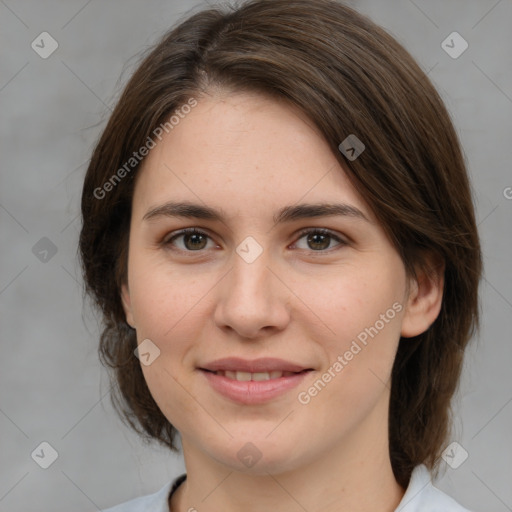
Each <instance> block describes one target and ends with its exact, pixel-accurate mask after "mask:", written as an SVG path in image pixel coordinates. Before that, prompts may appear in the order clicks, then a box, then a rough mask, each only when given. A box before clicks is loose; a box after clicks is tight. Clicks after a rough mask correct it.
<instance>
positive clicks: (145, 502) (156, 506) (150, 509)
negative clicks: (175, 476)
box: [104, 482, 173, 512]
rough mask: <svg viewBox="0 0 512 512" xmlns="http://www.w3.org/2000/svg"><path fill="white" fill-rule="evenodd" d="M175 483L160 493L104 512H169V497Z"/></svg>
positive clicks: (136, 499) (169, 484) (166, 486)
mask: <svg viewBox="0 0 512 512" xmlns="http://www.w3.org/2000/svg"><path fill="white" fill-rule="evenodd" d="M172 485H173V483H172V482H170V483H168V484H167V485H165V486H164V487H162V489H160V490H159V491H158V492H156V493H154V494H149V495H147V496H141V497H140V498H135V499H134V500H131V501H127V502H125V503H121V504H120V505H116V506H115V507H112V508H108V509H106V510H104V512H169V507H168V504H167V503H168V501H167V499H168V497H169V493H170V491H171V488H172Z"/></svg>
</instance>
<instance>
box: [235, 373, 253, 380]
mask: <svg viewBox="0 0 512 512" xmlns="http://www.w3.org/2000/svg"><path fill="white" fill-rule="evenodd" d="M236 380H242V381H248V380H251V373H250V372H236Z"/></svg>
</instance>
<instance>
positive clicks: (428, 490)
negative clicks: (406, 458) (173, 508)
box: [104, 465, 469, 512]
mask: <svg viewBox="0 0 512 512" xmlns="http://www.w3.org/2000/svg"><path fill="white" fill-rule="evenodd" d="M173 484H174V482H170V483H168V484H167V485H166V486H165V487H163V488H162V489H160V490H159V491H158V492H157V493H155V494H150V495H149V496H142V497H141V498H136V499H134V500H131V501H128V502H126V503H122V504H121V505H117V506H115V507H113V508H109V509H107V510H105V511H104V512H169V505H168V498H169V493H170V492H171V489H172V488H173ZM395 512H469V510H468V509H466V508H464V507H462V506H461V505H459V504H458V503H457V502H456V501H455V500H453V499H452V498H450V497H449V496H448V495H446V494H445V493H444V492H442V491H440V490H439V489H437V488H436V487H434V486H433V485H432V481H431V478H430V473H429V471H428V469H427V468H426V466H424V465H420V466H416V468H414V471H413V472H412V475H411V480H410V482H409V487H407V490H406V492H405V494H404V496H403V498H402V501H400V504H399V505H398V507H397V508H396V509H395Z"/></svg>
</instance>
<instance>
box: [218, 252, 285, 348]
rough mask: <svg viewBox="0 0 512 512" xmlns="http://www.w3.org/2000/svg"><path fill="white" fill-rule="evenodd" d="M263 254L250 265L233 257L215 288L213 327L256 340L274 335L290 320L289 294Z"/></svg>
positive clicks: (239, 258) (238, 257) (241, 259)
mask: <svg viewBox="0 0 512 512" xmlns="http://www.w3.org/2000/svg"><path fill="white" fill-rule="evenodd" d="M271 266H272V262H271V261H269V258H268V257H267V255H266V254H265V251H263V253H262V254H261V255H260V256H259V257H258V258H257V259H256V260H255V261H253V262H252V263H247V262H246V261H245V260H244V259H243V258H241V257H240V256H239V255H238V254H236V253H235V254H234V255H233V267H232V269H231V271H230V272H228V274H227V275H226V276H225V277H224V279H222V281H221V283H219V286H218V290H217V292H218V294H219V295H218V300H217V304H216V307H215V314H214V320H215V324H216V325H217V326H218V327H219V328H221V329H223V330H230V331H234V332H236V333H237V334H238V335H239V336H240V337H242V338H246V339H256V338H260V337H262V336H268V335H269V334H272V333H277V332H279V331H282V330H283V329H285V328H286V326H287V325H288V323H289V321H290V311H289V307H290V291H289V290H288V288H287V287H286V286H285V285H284V284H283V282H282V281H283V279H282V277H280V276H278V272H277V271H276V270H274V269H272V268H271Z"/></svg>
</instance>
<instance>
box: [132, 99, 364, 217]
mask: <svg viewBox="0 0 512 512" xmlns="http://www.w3.org/2000/svg"><path fill="white" fill-rule="evenodd" d="M170 198H172V199H175V200H194V201H195V202H203V203H207V204H210V205H212V206H215V205H218V206H219V207H221V208H222V209H223V210H225V211H228V210H230V207H233V209H236V210H237V212H238V213H239V214H240V213H243V212H249V211H250V212H252V214H253V215H254V214H256V213H257V212H258V211H261V212H263V211H265V210H266V209H268V208H272V209H275V208H277V207H278V206H282V205H283V204H284V203H286V204H293V203H296V202H299V201H302V202H318V201H322V202H333V203H334V202H340V201H344V202H349V203H351V204H354V205H356V206H357V207H358V208H360V209H361V210H363V211H364V212H365V214H367V215H368V217H371V212H370V211H369V209H368V208H367V207H366V206H365V204H364V201H363V199H362V198H361V197H360V195H359V194H358V193H357V191H356V190H355V189H354V187H353V186H352V184H351V183H350V181H349V179H348V177H347V175H346V172H345V170H344V169H343V168H342V166H341V165H340V163H339V162H338V160H337V159H336V157H335V156H334V155H333V153H332V151H331V149H330V148H329V146H328V144H327V142H326V141H325V140H324V139H323V137H322V136H321V134H320V133H319V132H318V130H317V129H316V128H315V127H314V126H313V124H312V122H311V121H310V120H309V119H307V118H306V117H305V116H304V115H303V114H302V113H301V112H300V111H299V110H298V109H296V108H293V107H291V106H290V105H288V104H286V103H284V102H278V101H276V100H274V99H270V98H267V97H265V96H262V95H258V94H249V93H236V94H229V95H227V94H215V95H213V96H209V95H207V96H204V97H202V98H201V99H198V103H197V106H195V107H194V108H193V109H191V110H190V111H189V112H188V113H187V114H186V115H183V117H182V118H181V119H180V120H179V122H178V123H177V124H176V125H175V126H174V127H173V129H172V130H171V131H169V133H165V134H164V135H163V137H162V140H161V141H156V146H155V147H154V148H153V149H151V151H150V153H149V155H148V156H147V157H146V159H145V161H144V163H143V166H142V169H141V170H140V171H139V176H138V177H137V185H136V190H135V197H134V208H144V207H145V208H148V207H150V206H151V205H154V204H156V203H159V202H164V201H168V200H169V199H170ZM269 213H271V212H269Z"/></svg>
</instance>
